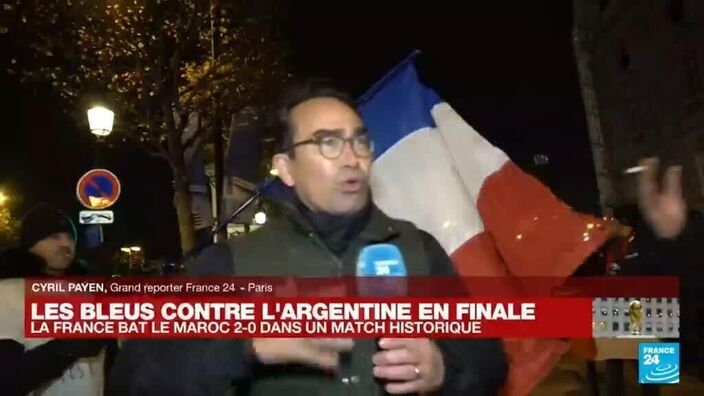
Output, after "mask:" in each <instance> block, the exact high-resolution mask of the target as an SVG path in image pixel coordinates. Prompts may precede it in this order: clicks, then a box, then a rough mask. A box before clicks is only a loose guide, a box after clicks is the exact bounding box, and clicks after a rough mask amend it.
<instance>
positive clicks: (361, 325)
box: [25, 278, 592, 338]
mask: <svg viewBox="0 0 704 396" xmlns="http://www.w3.org/2000/svg"><path fill="white" fill-rule="evenodd" d="M311 282H312V283H311ZM414 282H416V281H415V280H413V281H410V282H409V280H408V279H406V278H400V279H394V280H389V279H383V280H378V279H377V280H373V281H372V282H366V281H362V282H360V280H359V279H343V280H337V279H336V280H329V279H328V280H320V279H316V280H310V279H309V280H299V279H295V280H292V279H283V278H282V279H278V280H273V281H272V280H268V281H262V280H261V279H259V280H252V279H245V278H242V279H240V278H226V279H193V280H189V279H186V278H178V279H168V278H145V279H130V278H126V279H120V278H113V279H102V280H100V279H96V280H85V279H75V280H60V281H57V280H40V279H35V280H28V281H27V283H26V285H25V288H26V293H25V335H26V336H27V337H28V338H95V337H98V338H100V337H111V338H112V337H117V338H252V337H354V338H377V337H382V336H385V337H442V338H475V337H511V338H522V337H525V338H536V337H537V338H556V337H570V338H590V337H591V336H592V298H591V297H587V296H584V295H581V296H580V295H579V293H577V296H574V293H568V294H572V295H573V296H569V297H568V296H563V297H554V296H553V297H550V296H545V295H542V296H541V295H540V293H528V294H529V296H520V294H525V293H526V288H525V287H524V286H525V285H522V287H518V286H517V285H516V284H506V283H501V287H502V288H503V292H502V293H501V294H500V295H499V296H491V297H479V296H477V295H476V294H473V296H474V297H467V296H466V295H467V293H466V289H463V288H462V287H458V288H457V290H456V293H453V292H449V291H448V290H450V289H452V287H451V285H449V284H448V283H441V284H438V282H440V281H439V280H437V279H433V280H431V281H428V282H430V284H425V283H422V282H421V283H419V284H414ZM433 284H434V287H433ZM443 286H444V287H443ZM519 286H520V285H519ZM426 289H427V290H426ZM432 289H435V290H436V291H435V292H433V293H432V294H430V291H431V290H432ZM443 289H444V291H445V294H444V295H445V296H443V297H437V295H438V292H437V290H443ZM493 290H494V291H496V288H494V289H493ZM530 294H533V296H530ZM433 295H434V296H433ZM536 295H537V296H536Z"/></svg>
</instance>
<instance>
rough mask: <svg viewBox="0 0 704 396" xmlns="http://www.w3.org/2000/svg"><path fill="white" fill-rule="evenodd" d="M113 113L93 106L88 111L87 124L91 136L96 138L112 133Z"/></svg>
mask: <svg viewBox="0 0 704 396" xmlns="http://www.w3.org/2000/svg"><path fill="white" fill-rule="evenodd" d="M114 121H115V113H113V112H112V111H111V110H109V109H106V108H105V107H101V106H95V107H92V108H90V109H89V110H88V124H89V125H90V131H91V133H92V134H94V135H95V136H98V137H105V136H108V135H109V134H110V133H111V132H112V124H113V122H114Z"/></svg>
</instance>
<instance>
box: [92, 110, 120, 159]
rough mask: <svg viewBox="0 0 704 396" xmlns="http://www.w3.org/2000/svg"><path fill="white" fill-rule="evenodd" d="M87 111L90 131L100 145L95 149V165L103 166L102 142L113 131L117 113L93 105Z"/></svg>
mask: <svg viewBox="0 0 704 396" xmlns="http://www.w3.org/2000/svg"><path fill="white" fill-rule="evenodd" d="M87 113H88V125H89V126H90V132H91V133H92V134H93V135H95V136H96V137H97V139H98V145H97V147H96V149H95V166H102V164H101V162H102V155H101V143H102V142H103V140H104V139H105V138H106V137H107V136H108V135H110V133H112V126H113V123H114V121H115V113H113V112H112V110H110V109H107V108H105V107H102V106H94V107H91V108H90V109H88V111H87Z"/></svg>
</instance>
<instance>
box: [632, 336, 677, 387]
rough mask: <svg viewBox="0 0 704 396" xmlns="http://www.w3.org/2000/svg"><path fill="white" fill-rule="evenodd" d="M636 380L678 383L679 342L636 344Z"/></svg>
mask: <svg viewBox="0 0 704 396" xmlns="http://www.w3.org/2000/svg"><path fill="white" fill-rule="evenodd" d="M638 382H639V383H641V384H679V383H680V344H679V343H676V342H671V343H667V342H647V343H641V344H640V345H638Z"/></svg>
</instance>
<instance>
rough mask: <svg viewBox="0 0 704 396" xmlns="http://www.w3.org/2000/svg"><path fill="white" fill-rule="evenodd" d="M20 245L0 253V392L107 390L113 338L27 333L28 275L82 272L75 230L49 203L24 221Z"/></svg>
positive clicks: (88, 392) (99, 392)
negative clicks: (50, 336)
mask: <svg viewBox="0 0 704 396" xmlns="http://www.w3.org/2000/svg"><path fill="white" fill-rule="evenodd" d="M20 228H21V229H20V241H19V246H18V247H16V248H11V249H8V250H5V251H4V252H2V253H0V393H1V394H3V395H28V394H29V395H96V396H97V395H102V394H103V388H104V381H105V361H106V359H105V356H106V352H105V349H106V346H108V345H109V344H110V343H111V342H114V341H111V340H58V339H27V338H25V337H24V278H28V277H61V276H68V275H76V274H78V273H79V272H78V270H77V266H76V265H75V264H74V263H75V262H74V257H75V249H76V229H75V226H74V225H73V222H72V221H71V219H70V218H69V217H68V216H66V214H64V213H63V212H62V211H60V210H59V209H56V208H54V207H52V206H50V205H47V204H40V205H37V206H36V207H34V208H33V209H32V210H31V211H30V212H29V213H28V214H27V215H26V216H25V218H24V219H23V220H22V224H21V227H20Z"/></svg>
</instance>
